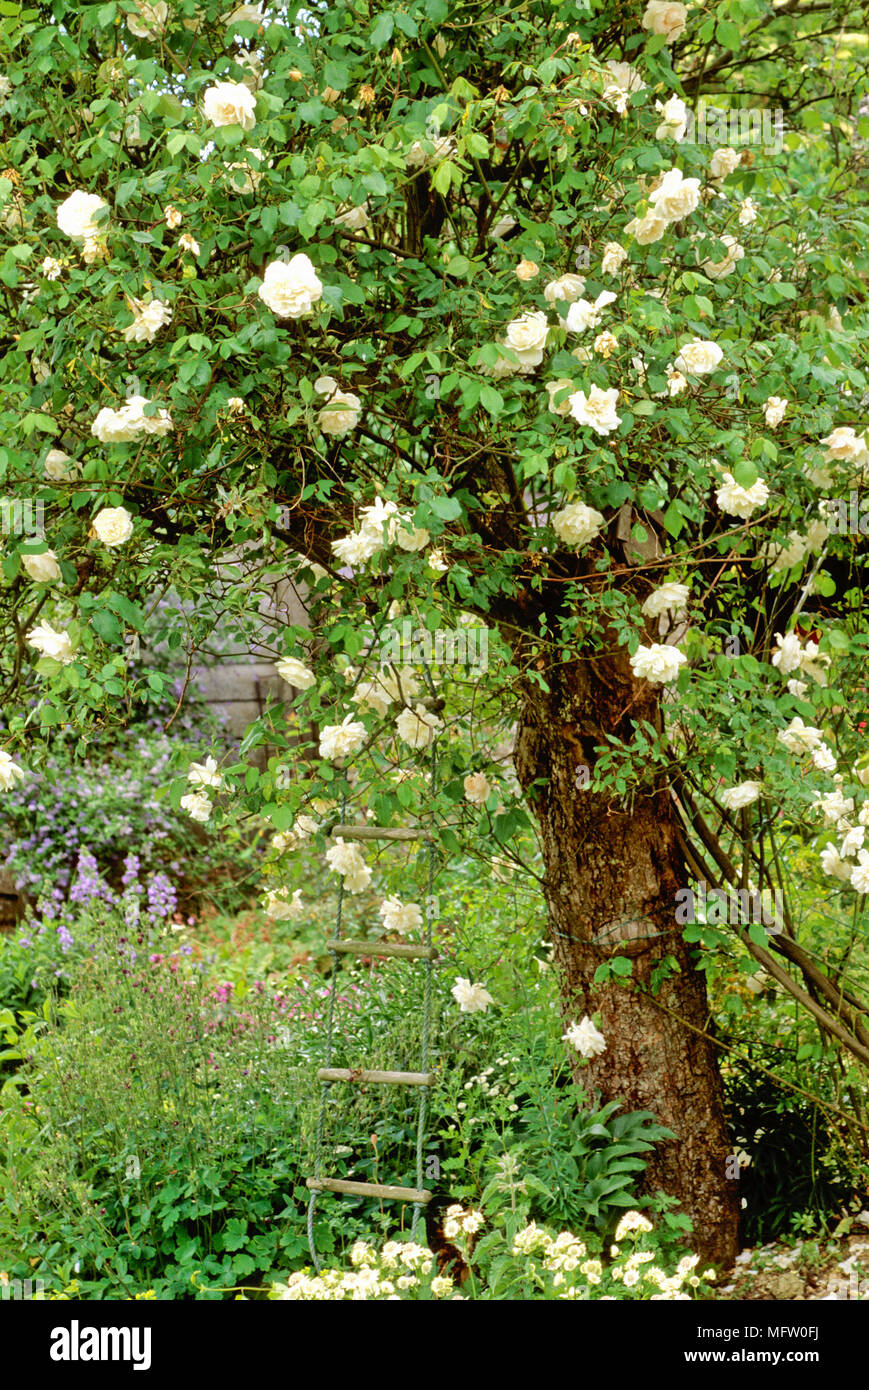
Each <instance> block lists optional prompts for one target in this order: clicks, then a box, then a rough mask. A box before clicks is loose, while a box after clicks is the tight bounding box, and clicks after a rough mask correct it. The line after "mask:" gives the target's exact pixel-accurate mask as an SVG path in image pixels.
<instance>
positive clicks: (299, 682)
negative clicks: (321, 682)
mask: <svg viewBox="0 0 869 1390" xmlns="http://www.w3.org/2000/svg"><path fill="white" fill-rule="evenodd" d="M275 670H276V671H277V673H278V675H279V676H281V677H282V678H283V680H285V681H286V682H287V685H292V686H295V688H296V690H310V688H311V686H312V685H314V684H315V683H316V680H317V677H316V676H315V675H314V672H313V671H310V670H309V669H308V667H307V666H306V665H305V664H304V662H303V661H299V660H298V659H297V658H296V657H294V656H283V657H281V659H280V661H279V662H278V663H277V664H276V666H275Z"/></svg>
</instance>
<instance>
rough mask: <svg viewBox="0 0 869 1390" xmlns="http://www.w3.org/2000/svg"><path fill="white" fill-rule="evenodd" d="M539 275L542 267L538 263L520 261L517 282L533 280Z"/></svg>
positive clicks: (516, 273) (517, 268)
mask: <svg viewBox="0 0 869 1390" xmlns="http://www.w3.org/2000/svg"><path fill="white" fill-rule="evenodd" d="M539 274H540V266H539V265H538V264H537V262H536V261H520V262H519V264H518V265H517V267H516V271H515V275H516V279H517V280H533V279H534V277H535V275H539Z"/></svg>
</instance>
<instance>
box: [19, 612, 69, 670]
mask: <svg viewBox="0 0 869 1390" xmlns="http://www.w3.org/2000/svg"><path fill="white" fill-rule="evenodd" d="M27 641H28V642H29V644H30V646H31V647H35V648H36V650H37V651H38V652H41V653H42V655H43V656H49V657H51V658H52V660H53V661H59V662H60V664H61V665H62V666H68V665H69V663H70V662H71V661H74V660H75V653H74V652H73V650H72V644H71V642H70V640H69V637H68V635H67V634H66V633H65V632H55V630H54V628H53V627H51V625H50V624H49V623H40V624H39V626H38V627H34V628H31V629H30V631H29V632H28V634H27Z"/></svg>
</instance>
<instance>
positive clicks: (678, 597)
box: [642, 584, 688, 618]
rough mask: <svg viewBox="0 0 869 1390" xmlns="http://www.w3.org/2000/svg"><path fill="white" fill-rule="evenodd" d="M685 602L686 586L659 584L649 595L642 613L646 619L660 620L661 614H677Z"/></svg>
mask: <svg viewBox="0 0 869 1390" xmlns="http://www.w3.org/2000/svg"><path fill="white" fill-rule="evenodd" d="M687 602H688V585H687V584H661V585H660V586H659V587H658V588H657V589H653V590H652V592H651V593H650V594H649V597H648V598H647V599H646V601H645V603H644V604H643V607H642V612H643V614H644V616H645V617H647V618H660V616H661V614H662V613H677V612H678V611H679V609H681V608H684V606H685V604H686V603H687Z"/></svg>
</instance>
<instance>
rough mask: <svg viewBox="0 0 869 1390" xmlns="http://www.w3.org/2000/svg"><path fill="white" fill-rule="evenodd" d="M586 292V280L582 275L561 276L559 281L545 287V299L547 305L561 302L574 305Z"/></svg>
mask: <svg viewBox="0 0 869 1390" xmlns="http://www.w3.org/2000/svg"><path fill="white" fill-rule="evenodd" d="M584 291H585V279H584V277H583V276H582V275H573V274H567V275H560V276H559V277H558V279H557V280H550V281H549V284H548V285H546V286H545V287H544V290H543V298H544V299H545V300H546V303H547V304H557V303H558V302H559V300H561V301H562V302H563V303H565V304H574V303H575V302H576V300H577V299H579V298H580V296H581V295H582V294H583V293H584Z"/></svg>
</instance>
